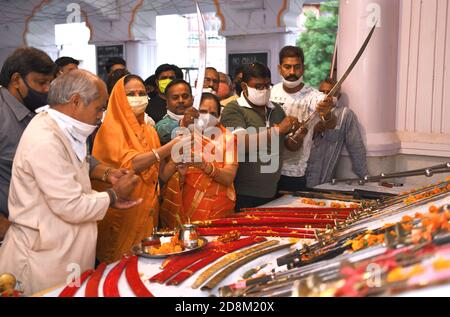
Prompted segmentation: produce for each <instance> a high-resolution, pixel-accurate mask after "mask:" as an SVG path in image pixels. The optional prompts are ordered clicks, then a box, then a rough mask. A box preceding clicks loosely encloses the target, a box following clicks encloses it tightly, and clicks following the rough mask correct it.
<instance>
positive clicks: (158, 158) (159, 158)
mask: <svg viewBox="0 0 450 317" xmlns="http://www.w3.org/2000/svg"><path fill="white" fill-rule="evenodd" d="M152 152H153V154H154V155H155V157H156V161H157V162H158V163H160V162H161V156H159V154H158V152H156V150H155V149H152Z"/></svg>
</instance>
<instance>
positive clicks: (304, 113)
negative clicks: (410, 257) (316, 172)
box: [270, 46, 336, 192]
mask: <svg viewBox="0 0 450 317" xmlns="http://www.w3.org/2000/svg"><path fill="white" fill-rule="evenodd" d="M278 70H279V72H280V75H281V76H282V80H283V81H282V82H281V83H279V84H277V85H275V86H274V87H273V88H272V92H271V98H270V99H271V101H272V102H273V103H275V104H278V105H279V106H281V107H282V108H283V110H284V111H285V112H286V115H287V116H293V117H297V118H298V120H299V121H300V122H302V121H305V120H306V119H307V118H308V117H309V116H310V115H311V114H313V117H312V120H309V122H308V124H306V125H304V126H302V128H301V130H300V131H298V133H297V135H298V134H300V135H301V136H303V138H302V139H303V141H302V142H295V143H296V144H293V146H295V149H296V150H295V151H285V152H284V153H283V157H282V161H283V163H282V168H281V178H280V181H279V183H278V190H279V191H289V192H295V191H301V190H304V189H306V178H305V171H306V166H307V162H308V159H309V155H310V152H311V147H312V143H313V142H312V137H313V132H314V131H313V127H314V126H315V125H316V124H317V123H318V122H319V121H320V120H323V121H325V123H326V126H327V127H332V126H333V122H334V124H335V121H336V118H335V117H334V116H333V114H332V112H331V109H332V108H333V106H334V104H333V99H332V98H326V96H325V95H324V94H322V93H321V92H319V91H317V90H316V89H314V88H312V87H309V86H306V85H305V84H304V83H303V73H304V54H303V51H302V49H301V48H299V47H295V46H286V47H284V48H283V49H282V50H281V51H280V65H279V66H278Z"/></svg>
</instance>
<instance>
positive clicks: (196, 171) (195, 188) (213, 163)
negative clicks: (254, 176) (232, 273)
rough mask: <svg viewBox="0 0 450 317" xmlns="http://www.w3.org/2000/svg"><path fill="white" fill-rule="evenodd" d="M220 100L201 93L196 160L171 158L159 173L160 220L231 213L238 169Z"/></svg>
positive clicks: (171, 222) (168, 222)
mask: <svg viewBox="0 0 450 317" xmlns="http://www.w3.org/2000/svg"><path fill="white" fill-rule="evenodd" d="M220 110H221V107H220V101H219V99H218V98H217V97H216V96H215V95H213V94H211V93H204V94H203V95H202V100H201V103H200V107H199V110H198V114H197V115H196V117H198V118H197V119H196V120H195V121H194V125H193V127H194V130H195V137H194V140H195V141H192V144H191V146H192V148H191V149H192V154H194V153H196V154H198V152H201V155H198V158H199V160H198V161H196V160H193V162H192V163H185V164H178V165H177V164H175V163H174V162H173V161H172V160H170V161H169V162H168V163H167V164H166V166H165V169H164V172H163V173H162V175H161V179H162V180H163V181H166V182H167V185H166V187H165V188H164V190H163V203H162V206H161V213H160V214H161V223H162V225H163V226H167V227H170V228H172V227H175V226H177V225H178V224H179V223H180V222H181V223H186V222H189V221H204V220H210V219H218V218H225V217H227V216H230V215H231V214H233V213H234V207H235V203H236V193H235V190H234V185H233V182H234V178H235V176H236V172H237V169H238V164H237V156H236V155H237V149H236V139H235V136H234V135H233V134H232V133H231V132H229V131H228V130H227V129H226V128H225V127H224V126H222V125H221V124H220V123H219V117H220Z"/></svg>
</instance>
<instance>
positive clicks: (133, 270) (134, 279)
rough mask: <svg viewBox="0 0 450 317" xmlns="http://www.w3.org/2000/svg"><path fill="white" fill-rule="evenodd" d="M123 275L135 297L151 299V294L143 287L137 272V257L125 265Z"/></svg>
mask: <svg viewBox="0 0 450 317" xmlns="http://www.w3.org/2000/svg"><path fill="white" fill-rule="evenodd" d="M125 275H126V277H127V282H128V285H129V286H130V288H131V289H132V290H133V293H134V295H136V296H137V297H153V294H152V293H151V292H150V291H149V290H148V289H147V287H145V285H144V283H143V282H142V279H141V277H140V276H139V272H138V257H137V256H132V257H131V258H130V259H129V260H128V263H127V267H126V269H125Z"/></svg>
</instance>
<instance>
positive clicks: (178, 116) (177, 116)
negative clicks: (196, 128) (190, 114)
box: [167, 110, 184, 121]
mask: <svg viewBox="0 0 450 317" xmlns="http://www.w3.org/2000/svg"><path fill="white" fill-rule="evenodd" d="M167 115H168V116H169V118H170V119H172V120H175V121H180V120H183V118H184V115H183V114H175V113H173V112H172V111H170V110H167Z"/></svg>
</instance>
